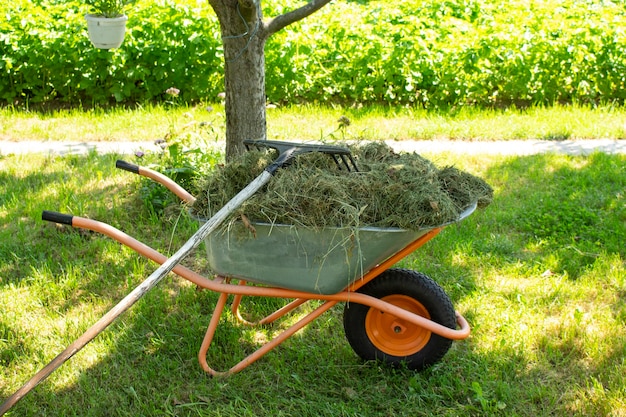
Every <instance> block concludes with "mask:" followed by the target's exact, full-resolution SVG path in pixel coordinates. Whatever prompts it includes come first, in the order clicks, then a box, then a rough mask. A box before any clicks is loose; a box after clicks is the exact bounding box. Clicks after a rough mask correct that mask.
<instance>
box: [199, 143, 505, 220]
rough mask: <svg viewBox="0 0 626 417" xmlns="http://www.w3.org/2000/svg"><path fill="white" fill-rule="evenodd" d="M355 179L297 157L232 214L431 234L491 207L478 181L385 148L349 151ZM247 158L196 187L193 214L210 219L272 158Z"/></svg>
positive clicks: (325, 160)
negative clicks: (468, 212)
mask: <svg viewBox="0 0 626 417" xmlns="http://www.w3.org/2000/svg"><path fill="white" fill-rule="evenodd" d="M350 148H351V151H352V154H353V156H354V158H355V160H356V162H357V165H358V168H359V172H348V171H347V170H346V169H345V168H344V169H343V170H339V169H338V168H337V165H336V164H335V162H334V161H333V160H332V158H331V157H330V156H329V155H326V154H322V153H308V154H303V155H300V156H298V157H297V158H296V160H295V161H294V162H293V163H292V165H290V166H289V167H286V168H284V169H281V170H279V171H278V172H277V173H276V175H275V176H274V178H272V179H271V180H270V182H269V183H268V184H267V185H266V186H265V187H264V188H263V189H261V190H259V191H258V192H257V193H256V194H255V195H254V196H253V197H251V198H250V199H248V200H247V201H246V202H244V203H243V204H242V206H241V207H240V208H239V209H237V210H236V212H235V213H234V215H235V216H241V215H245V216H246V217H247V218H248V219H250V220H251V221H256V222H266V223H272V224H291V225H296V226H304V227H309V228H316V229H318V228H325V227H351V228H353V227H363V226H374V227H398V228H402V229H408V230H419V229H423V228H431V227H436V226H439V225H442V224H444V223H448V222H452V221H455V220H457V219H458V217H459V214H460V213H461V212H462V211H463V210H464V209H466V208H467V207H469V206H470V205H471V204H472V203H473V202H478V206H479V207H485V206H487V205H488V204H489V203H491V200H492V197H493V190H492V189H491V187H490V186H489V185H488V184H487V183H486V182H485V181H483V180H482V179H480V178H478V177H475V176H473V175H471V174H468V173H466V172H463V171H461V170H459V169H456V168H454V167H445V168H443V169H439V168H437V167H436V166H435V165H434V164H433V163H432V162H430V161H429V160H427V159H425V158H423V157H421V156H420V155H418V154H416V153H395V152H394V151H393V150H392V149H391V148H390V147H389V146H387V145H386V144H384V143H382V142H370V143H367V144H365V145H355V146H350ZM276 157H277V154H276V152H275V151H272V150H268V151H249V152H246V153H245V154H243V155H242V156H241V157H239V158H238V159H237V160H235V161H232V162H230V163H228V164H226V165H224V166H220V167H219V168H217V169H216V170H214V171H213V172H211V173H210V174H209V176H208V177H207V178H206V179H205V180H204V182H203V183H202V184H200V186H199V190H201V191H200V192H199V195H197V196H196V197H197V200H196V202H195V203H194V206H193V211H194V213H195V214H196V215H198V216H199V217H203V218H210V217H211V216H213V214H214V213H216V212H217V211H218V210H219V209H220V208H222V206H224V205H225V204H226V203H227V202H228V201H229V200H230V199H232V198H233V197H234V196H235V195H236V194H237V193H238V192H239V191H240V190H241V189H243V188H244V187H245V186H246V185H248V184H249V183H250V182H252V180H253V179H254V178H256V177H257V176H258V175H259V174H260V173H261V172H262V171H263V169H265V167H267V166H268V165H269V164H270V163H271V162H272V161H273V160H274V159H275V158H276Z"/></svg>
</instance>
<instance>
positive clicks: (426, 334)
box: [343, 269, 456, 371]
mask: <svg viewBox="0 0 626 417" xmlns="http://www.w3.org/2000/svg"><path fill="white" fill-rule="evenodd" d="M358 292H360V293H363V294H367V295H370V296H372V297H376V298H378V299H381V300H384V301H387V302H389V303H391V304H394V305H396V306H399V307H402V308H404V309H405V310H408V311H411V312H413V313H415V314H419V315H420V316H423V317H427V318H429V319H430V320H432V321H434V322H437V323H439V324H441V325H443V326H446V327H449V328H451V329H454V328H456V314H455V311H454V306H453V305H452V302H451V301H450V298H449V297H448V296H447V294H446V293H445V292H444V291H443V289H442V288H441V287H440V286H439V285H438V284H437V283H436V282H435V281H433V280H432V279H430V278H429V277H427V276H426V275H424V274H422V273H420V272H416V271H411V270H407V269H388V270H386V271H385V272H383V273H382V274H380V275H379V276H378V277H376V278H375V279H374V280H373V281H371V282H369V283H368V284H366V285H364V286H363V287H362V288H360V289H359V290H358ZM343 328H344V332H345V334H346V338H347V339H348V342H349V343H350V346H352V349H353V350H354V351H355V352H356V353H357V355H359V356H360V357H361V358H362V359H364V360H380V361H383V362H385V363H387V364H389V365H392V366H399V365H401V364H404V365H405V366H406V367H408V368H409V369H413V370H418V371H419V370H422V369H425V368H427V367H429V366H431V365H433V364H434V363H436V362H438V361H440V360H441V358H443V356H444V355H445V354H446V352H448V349H450V346H451V345H452V340H450V339H446V338H444V337H441V336H438V335H436V334H434V333H432V332H431V331H429V330H426V329H424V328H423V327H419V326H417V325H415V324H412V323H408V322H405V321H404V320H399V319H397V318H396V317H394V316H393V315H391V314H387V313H384V312H382V311H380V310H378V309H375V308H371V307H368V306H365V305H362V304H357V303H353V302H349V303H346V305H345V307H344V312H343Z"/></svg>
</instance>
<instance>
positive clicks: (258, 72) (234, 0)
mask: <svg viewBox="0 0 626 417" xmlns="http://www.w3.org/2000/svg"><path fill="white" fill-rule="evenodd" d="M330 1H331V0H309V1H308V2H307V3H305V4H304V5H303V6H301V7H299V8H297V9H294V10H292V11H290V12H288V13H285V14H282V15H280V16H276V17H275V18H272V19H270V20H268V21H267V22H264V21H263V13H262V11H261V0H209V4H210V5H211V7H212V8H213V10H214V11H215V14H217V18H218V20H219V22H220V29H221V32H222V42H223V45H224V71H225V72H224V80H225V81H224V84H225V85H224V91H225V94H226V102H225V111H226V160H227V161H230V160H232V158H233V157H234V156H236V155H238V154H240V153H242V152H243V150H244V146H243V141H244V140H245V139H257V140H264V139H266V138H267V133H266V132H267V130H266V116H265V104H266V103H265V100H266V99H265V51H264V48H265V41H266V40H267V38H268V37H269V36H271V35H272V34H273V33H275V32H277V31H279V30H281V29H282V28H284V27H285V26H287V25H290V24H291V23H293V22H296V21H298V20H300V19H303V18H305V17H306V16H309V15H310V14H312V13H314V12H316V11H317V10H319V9H320V8H322V7H323V6H325V5H326V4H328V3H329V2H330Z"/></svg>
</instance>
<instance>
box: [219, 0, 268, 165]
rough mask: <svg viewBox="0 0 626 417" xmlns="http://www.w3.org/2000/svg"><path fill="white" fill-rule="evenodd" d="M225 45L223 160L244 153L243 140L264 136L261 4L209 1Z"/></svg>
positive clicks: (263, 32)
mask: <svg viewBox="0 0 626 417" xmlns="http://www.w3.org/2000/svg"><path fill="white" fill-rule="evenodd" d="M209 3H210V4H211V6H212V7H213V9H214V10H215V12H216V13H217V15H218V19H219V21H220V27H221V31H222V41H223V44H224V88H225V90H224V91H225V94H226V97H225V99H226V101H225V111H226V160H231V159H232V158H233V157H234V156H236V155H238V154H240V153H241V152H243V143H242V142H243V140H244V139H266V116H265V104H266V103H265V52H264V47H265V40H266V39H267V35H266V32H265V29H264V27H263V22H262V16H261V10H260V5H259V4H257V5H252V7H250V8H246V7H245V6H243V5H241V4H240V3H237V1H236V0H235V1H229V0H210V1H209Z"/></svg>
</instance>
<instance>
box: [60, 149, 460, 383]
mask: <svg viewBox="0 0 626 417" xmlns="http://www.w3.org/2000/svg"><path fill="white" fill-rule="evenodd" d="M118 167H119V168H122V169H126V170H128V171H131V172H134V173H136V174H138V175H142V176H144V177H147V178H150V179H152V180H154V181H156V182H158V183H160V184H161V185H163V186H165V187H166V188H168V189H169V190H170V191H172V192H173V193H174V194H175V195H177V196H178V197H179V198H180V199H181V200H182V201H183V202H185V203H188V204H192V203H193V202H194V201H195V197H193V196H192V195H191V194H190V193H189V192H187V191H186V190H185V189H184V188H183V187H181V186H180V185H178V184H177V183H176V182H175V181H173V180H172V179H170V178H168V177H167V176H165V175H163V174H161V173H159V172H156V171H154V170H151V169H149V168H145V167H139V166H135V165H130V164H126V163H124V162H123V161H118ZM71 225H72V226H73V227H78V228H83V229H89V230H92V231H95V232H98V233H102V234H104V235H107V236H109V237H110V238H112V239H114V240H116V241H118V242H120V243H121V244H123V245H125V246H128V247H129V248H131V249H133V250H134V251H136V252H137V253H139V254H141V255H143V256H145V257H147V258H149V259H151V260H153V261H154V262H156V263H158V264H163V263H164V262H165V261H166V260H167V257H166V256H165V255H163V254H161V253H159V252H157V251H156V250H154V249H152V248H150V247H149V246H147V245H145V244H143V243H141V242H139V241H138V240H136V239H134V238H133V237H131V236H129V235H127V234H126V233H124V232H122V231H120V230H118V229H116V228H114V227H112V226H110V225H108V224H106V223H102V222H98V221H95V220H90V219H85V218H82V217H72V221H71ZM442 229H443V227H438V228H434V229H432V230H430V231H428V232H426V233H425V234H424V235H422V236H420V237H419V238H418V239H416V240H415V241H413V242H411V243H410V244H408V245H407V246H406V247H404V249H402V250H400V251H398V252H396V253H395V254H393V255H392V256H391V257H389V258H388V259H386V260H385V261H383V262H381V263H380V264H378V265H376V266H374V267H373V268H371V269H370V270H369V271H367V272H366V273H365V274H364V275H363V276H362V277H360V278H359V279H356V280H355V281H354V282H353V283H352V284H350V285H348V286H347V287H346V288H345V289H344V290H343V291H341V292H339V293H336V294H317V293H310V292H304V291H296V290H291V289H286V288H278V287H266V286H251V285H248V283H247V281H245V280H239V283H238V284H232V283H231V279H230V278H228V277H222V276H215V277H213V278H206V277H204V276H202V275H200V274H198V273H196V272H194V271H192V270H190V269H188V268H186V267H184V266H182V265H177V266H176V267H174V269H172V271H173V272H174V273H176V274H177V275H179V276H180V277H182V278H184V279H186V280H188V281H190V282H192V283H194V284H196V285H197V286H198V287H200V288H204V289H208V290H211V291H215V292H218V293H220V297H219V298H218V301H217V304H216V306H215V308H214V310H213V314H212V316H211V319H210V322H209V325H208V328H207V331H206V334H205V336H204V339H203V341H202V344H201V346H200V351H199V353H198V360H199V362H200V365H201V366H202V369H204V371H206V372H208V373H209V374H211V375H214V376H218V375H229V374H233V373H236V372H239V371H241V370H242V369H245V368H246V367H247V366H249V365H250V364H252V363H253V362H255V361H257V360H258V359H259V358H261V357H262V356H264V355H265V354H266V353H268V352H269V351H271V350H272V349H274V348H275V347H277V346H278V345H279V344H281V343H282V342H284V341H285V340H286V339H288V338H289V337H290V336H292V335H293V334H295V333H296V332H298V331H299V330H300V329H302V328H303V327H305V326H306V325H307V324H309V323H311V322H312V321H313V320H315V319H316V318H318V317H319V316H320V315H322V314H323V313H324V312H326V311H328V310H329V309H330V308H332V307H333V306H334V305H335V304H337V303H338V302H350V303H359V304H363V305H366V306H369V307H372V308H375V309H377V310H379V311H382V312H385V313H388V314H391V315H393V316H395V317H396V318H398V319H400V320H405V321H406V322H408V323H411V324H413V325H416V326H419V327H421V328H423V329H425V330H427V331H430V332H432V333H434V334H437V335H439V336H442V337H444V338H447V339H451V340H462V339H465V338H466V337H467V336H469V334H470V326H469V324H468V322H467V320H466V319H465V318H464V317H463V316H462V315H461V314H460V313H458V312H455V313H456V320H457V325H458V327H459V328H458V329H451V328H449V327H445V326H442V325H441V324H439V323H436V322H434V321H432V320H429V319H428V318H425V317H422V316H420V315H418V314H414V313H412V312H409V311H407V310H405V309H403V308H400V307H397V306H395V305H393V304H390V303H388V302H385V301H382V300H380V299H377V298H375V297H372V296H369V295H366V294H361V293H358V292H357V290H358V289H359V288H361V287H363V286H364V285H366V284H367V283H369V282H370V281H372V280H373V279H374V278H376V277H377V276H379V275H380V274H381V273H382V272H384V271H385V270H387V269H388V268H390V267H391V266H392V265H394V264H395V263H397V262H398V261H400V260H401V259H403V258H405V257H406V256H408V255H409V254H411V253H413V252H414V251H415V250H417V249H418V248H420V247H421V246H423V245H424V244H425V243H426V242H428V241H429V240H431V239H432V238H434V237H435V236H437V235H438V234H439V232H441V230H442ZM230 295H233V296H234V299H233V302H232V305H231V311H232V313H233V314H234V315H235V317H236V318H237V319H238V320H239V321H241V322H243V323H246V324H249V325H261V324H269V323H272V322H274V321H276V320H277V319H279V318H281V317H283V316H285V315H286V314H289V313H290V312H292V311H293V310H294V309H296V308H297V307H299V306H301V305H302V304H304V303H306V302H307V301H309V300H320V301H324V303H323V304H322V305H320V306H319V307H317V308H316V309H315V310H313V311H312V312H310V313H308V314H307V315H306V316H304V317H302V318H301V319H300V320H298V321H297V322H296V323H294V324H293V325H291V326H290V327H289V328H287V329H285V330H284V331H283V332H282V333H280V334H279V335H278V336H276V337H274V338H273V339H272V340H270V341H268V342H267V343H265V344H264V345H263V346H261V347H259V348H258V349H257V350H256V351H255V352H253V353H252V354H250V355H248V356H247V357H245V358H244V359H242V360H241V361H240V362H238V363H237V364H236V365H235V366H233V367H232V368H230V369H229V370H227V371H224V372H221V371H217V370H215V369H213V368H212V367H211V366H209V364H208V362H207V355H208V351H209V348H210V346H211V342H212V340H213V336H214V335H215V332H216V330H217V327H218V324H219V321H220V318H221V316H222V313H223V311H224V308H225V307H226V303H227V300H228V297H229V296H230ZM244 296H255V297H274V298H286V299H294V300H293V301H292V302H290V303H288V304H287V305H285V306H283V307H282V308H280V309H278V310H276V311H275V312H274V313H272V314H270V315H268V316H267V317H265V318H263V319H261V320H259V321H258V322H256V323H249V322H247V321H246V320H244V319H243V318H242V316H241V314H240V313H239V306H240V304H241V301H242V299H243V297H244Z"/></svg>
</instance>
